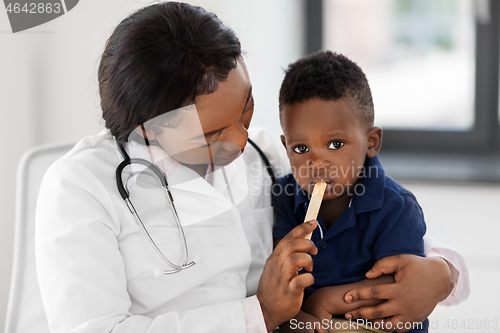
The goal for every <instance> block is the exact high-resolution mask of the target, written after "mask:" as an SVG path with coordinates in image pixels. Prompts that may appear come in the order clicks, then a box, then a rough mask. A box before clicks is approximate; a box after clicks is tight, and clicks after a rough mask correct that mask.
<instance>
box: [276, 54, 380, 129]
mask: <svg viewBox="0 0 500 333" xmlns="http://www.w3.org/2000/svg"><path fill="white" fill-rule="evenodd" d="M343 97H348V98H349V99H350V102H351V105H352V106H353V111H354V113H355V115H356V117H358V119H360V121H361V124H364V125H367V126H370V127H371V126H373V120H374V119H373V118H374V108H373V100H372V93H371V91H370V86H369V85H368V80H367V79H366V76H365V73H363V71H362V70H361V68H360V67H359V66H358V65H356V63H354V62H353V61H351V60H349V59H348V58H347V57H345V56H343V55H342V54H338V53H333V52H331V51H320V52H317V53H314V54H311V55H309V56H306V57H304V58H301V59H299V60H297V61H296V62H294V63H292V64H290V65H289V66H288V69H287V70H286V71H285V78H284V79H283V83H282V84H281V88H280V93H279V110H280V121H281V118H282V116H283V114H282V113H283V108H284V106H286V105H293V104H295V103H301V102H305V101H307V100H309V99H313V98H319V99H322V100H325V101H335V100H338V99H340V98H343Z"/></svg>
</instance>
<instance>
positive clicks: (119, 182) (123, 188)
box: [116, 138, 276, 277]
mask: <svg viewBox="0 0 500 333" xmlns="http://www.w3.org/2000/svg"><path fill="white" fill-rule="evenodd" d="M248 143H249V144H250V145H252V146H253V147H254V148H255V150H257V152H258V153H259V155H260V157H261V158H262V160H263V161H264V164H265V165H266V170H267V172H268V173H269V176H270V178H271V180H272V184H275V180H276V179H275V176H274V173H273V169H272V167H271V163H270V162H269V159H268V158H267V156H266V155H265V154H264V152H263V151H262V150H261V149H260V148H259V146H257V144H256V143H255V142H253V141H252V140H251V139H250V138H248ZM116 144H117V146H118V149H119V150H120V154H121V155H122V157H123V161H122V162H121V163H120V164H119V165H118V167H117V168H116V186H117V187H118V192H120V195H121V197H122V198H123V200H125V203H126V204H127V207H128V209H129V210H130V213H132V215H134V216H135V218H136V219H137V221H138V222H139V225H140V226H141V229H142V231H143V232H144V234H145V235H146V238H147V239H148V240H149V243H150V244H151V246H152V247H153V248H154V250H155V251H156V253H157V254H158V256H159V257H160V258H161V259H162V260H163V262H164V263H165V264H167V265H168V266H170V267H171V268H172V269H171V270H161V269H155V271H154V275H155V276H156V277H160V276H163V275H165V274H174V273H178V272H180V271H182V270H183V269H186V268H189V267H191V266H193V265H194V264H196V263H200V262H201V261H202V260H203V259H202V257H201V256H196V257H195V258H194V259H193V260H192V261H190V262H188V257H189V252H188V245H187V241H186V236H185V234H184V228H183V227H182V225H181V222H180V220H179V215H178V214H177V210H176V209H175V205H174V197H173V196H172V193H171V192H170V190H169V188H168V182H167V176H166V175H165V173H164V172H163V171H162V170H161V169H160V168H159V167H158V166H156V165H155V164H153V163H151V162H150V161H148V160H145V159H142V158H130V156H129V155H128V153H127V151H126V150H125V148H124V147H123V145H122V144H120V143H119V142H118V141H116ZM146 144H147V145H149V142H147V141H146ZM133 163H137V164H141V165H144V166H145V167H146V168H147V169H149V170H151V171H152V172H153V173H154V174H155V175H156V176H157V177H158V179H159V180H160V183H161V186H162V187H163V188H164V190H165V193H166V195H167V201H168V204H169V206H170V208H171V209H172V212H173V215H174V219H175V223H176V225H177V228H178V229H179V232H180V234H181V237H182V242H183V246H182V247H183V254H184V260H183V262H182V264H181V265H176V264H174V263H173V262H171V261H170V260H168V259H167V257H166V256H165V255H164V254H163V252H162V251H161V250H160V248H159V247H158V246H157V245H156V243H155V241H154V240H153V238H152V237H151V235H150V233H149V232H148V229H147V228H146V225H145V224H144V223H143V222H142V219H141V217H140V216H139V214H138V213H137V210H136V209H135V207H134V204H133V203H132V200H130V191H129V190H128V186H127V184H128V181H129V179H130V178H131V177H132V176H133V175H134V173H132V174H131V175H130V176H129V177H128V178H127V181H126V182H125V185H124V184H123V179H122V173H123V169H125V167H127V166H129V165H132V164H133Z"/></svg>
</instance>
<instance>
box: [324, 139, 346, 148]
mask: <svg viewBox="0 0 500 333" xmlns="http://www.w3.org/2000/svg"><path fill="white" fill-rule="evenodd" d="M343 146H344V143H343V142H342V141H339V140H335V141H331V142H330V143H329V144H328V149H332V150H337V149H340V148H342V147H343Z"/></svg>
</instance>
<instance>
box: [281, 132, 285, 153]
mask: <svg viewBox="0 0 500 333" xmlns="http://www.w3.org/2000/svg"><path fill="white" fill-rule="evenodd" d="M280 138H281V143H282V144H283V147H285V149H286V140H285V136H284V135H283V134H282V135H281V136H280Z"/></svg>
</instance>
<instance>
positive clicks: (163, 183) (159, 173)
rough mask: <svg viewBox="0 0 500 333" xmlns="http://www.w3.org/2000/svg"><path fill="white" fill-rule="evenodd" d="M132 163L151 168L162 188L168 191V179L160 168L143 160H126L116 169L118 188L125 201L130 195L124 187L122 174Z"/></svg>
mask: <svg viewBox="0 0 500 333" xmlns="http://www.w3.org/2000/svg"><path fill="white" fill-rule="evenodd" d="M132 163H137V164H142V165H144V166H145V167H146V168H149V169H150V170H151V171H153V172H154V173H155V174H156V176H158V179H159V180H160V182H161V186H163V188H165V189H168V183H167V177H166V176H165V174H164V173H163V171H161V170H160V168H158V167H157V166H156V165H154V164H153V163H151V162H149V161H146V160H143V159H141V158H130V159H125V160H123V161H122V162H121V163H120V164H119V165H118V167H117V168H116V186H117V187H118V192H120V195H121V197H122V198H123V200H125V199H127V198H128V197H129V196H130V194H129V193H128V192H127V190H126V189H125V187H124V186H123V180H122V172H123V169H125V167H126V166H127V165H131V164H132Z"/></svg>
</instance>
